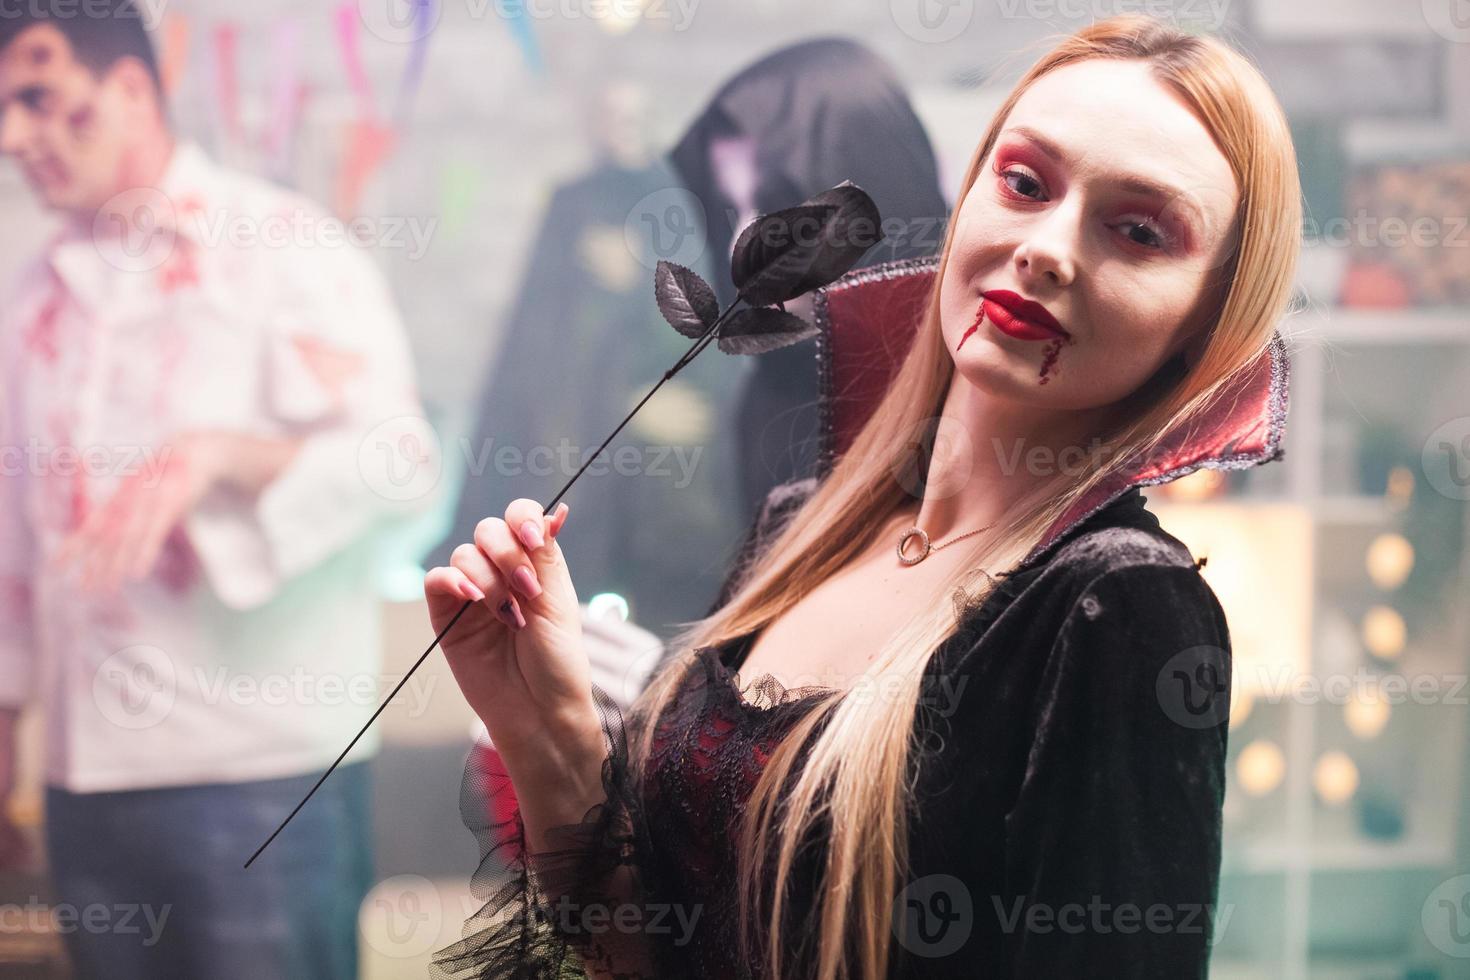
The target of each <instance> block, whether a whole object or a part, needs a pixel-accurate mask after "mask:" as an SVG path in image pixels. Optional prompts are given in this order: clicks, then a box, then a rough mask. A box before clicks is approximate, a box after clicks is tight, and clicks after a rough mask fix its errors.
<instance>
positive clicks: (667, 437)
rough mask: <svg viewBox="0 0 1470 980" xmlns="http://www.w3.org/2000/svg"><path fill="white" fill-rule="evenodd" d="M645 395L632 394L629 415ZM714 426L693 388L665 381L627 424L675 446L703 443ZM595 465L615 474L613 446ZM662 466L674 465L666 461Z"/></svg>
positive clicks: (709, 411) (711, 415)
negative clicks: (597, 464)
mask: <svg viewBox="0 0 1470 980" xmlns="http://www.w3.org/2000/svg"><path fill="white" fill-rule="evenodd" d="M647 394H648V392H646V391H635V392H633V393H632V395H631V396H629V398H628V411H632V410H633V409H634V408H635V407H637V405H638V403H639V402H640V401H642V400H643V398H644V396H645V395H647ZM713 424H714V412H713V410H712V409H711V408H710V404H709V400H708V399H707V398H705V396H704V395H703V394H702V393H701V392H700V390H699V389H698V388H696V387H695V386H694V385H692V384H690V383H688V382H686V381H681V380H679V379H678V378H671V379H670V380H668V381H665V382H664V384H663V387H662V388H660V389H659V390H658V394H656V395H654V396H653V398H651V399H649V402H648V404H647V405H645V406H644V407H643V409H642V410H641V411H639V413H638V414H637V415H635V416H633V419H632V421H630V422H629V423H628V425H629V426H631V427H632V428H633V429H635V430H636V431H638V432H639V433H640V434H642V435H643V436H644V437H645V438H647V439H650V440H653V441H656V442H660V443H665V444H670V445H675V446H693V445H698V444H700V443H703V442H706V441H707V440H708V439H709V438H710V431H711V427H712V425H713ZM609 456H611V459H609V458H608V457H609ZM598 463H599V464H600V465H601V466H603V467H604V468H610V469H611V470H612V472H614V473H618V472H619V470H618V456H617V448H616V446H611V447H609V448H607V449H604V450H603V451H602V455H601V456H599V457H598ZM664 465H666V466H674V465H677V464H676V463H675V462H673V461H667V462H665V464H664Z"/></svg>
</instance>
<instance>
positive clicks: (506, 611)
mask: <svg viewBox="0 0 1470 980" xmlns="http://www.w3.org/2000/svg"><path fill="white" fill-rule="evenodd" d="M513 610H515V604H514V603H512V602H511V601H510V600H509V599H506V600H505V601H504V602H502V603H501V604H500V605H498V606H496V607H495V615H497V616H499V617H500V621H501V622H502V623H504V624H505V625H507V626H509V627H510V628H511V629H515V630H518V629H520V628H521V627H522V626H525V625H526V620H525V618H524V617H522V616H520V615H519V614H518V613H517V612H514V611H513Z"/></svg>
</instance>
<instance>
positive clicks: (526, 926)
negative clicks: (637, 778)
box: [429, 686, 663, 980]
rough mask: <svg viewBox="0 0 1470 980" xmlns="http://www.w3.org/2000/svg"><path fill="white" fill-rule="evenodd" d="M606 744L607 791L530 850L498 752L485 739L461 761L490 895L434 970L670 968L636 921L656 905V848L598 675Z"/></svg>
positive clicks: (474, 882)
mask: <svg viewBox="0 0 1470 980" xmlns="http://www.w3.org/2000/svg"><path fill="white" fill-rule="evenodd" d="M593 695H594V697H595V699H596V701H597V708H598V712H599V714H600V715H601V719H602V726H603V733H604V736H605V738H606V740H607V745H608V755H607V758H606V759H605V760H604V762H603V769H602V782H603V789H604V791H605V793H606V794H607V798H606V800H605V801H604V802H603V803H600V804H598V805H596V806H594V807H592V808H591V809H589V810H588V811H587V813H586V814H585V815H584V816H583V818H582V820H581V821H580V822H578V823H575V824H566V825H563V826H561V827H554V828H552V829H551V830H549V831H548V833H547V838H548V840H549V841H551V842H552V846H550V847H548V848H547V849H546V850H544V851H538V852H534V853H531V854H528V853H527V852H526V846H525V828H524V825H523V824H522V822H521V815H520V810H519V808H518V806H517V805H516V800H515V792H514V788H513V787H512V785H511V781H510V777H509V775H508V774H507V773H506V771H505V768H504V765H503V763H502V761H501V758H500V755H499V753H497V752H495V751H494V749H493V748H491V747H490V746H488V745H478V746H476V748H475V749H474V750H473V751H472V753H471V756H470V759H469V762H468V763H467V765H466V766H465V774H464V782H463V784H462V787H461V792H460V814H461V818H462V819H463V821H464V823H465V825H466V826H467V827H469V828H470V830H472V831H473V832H474V834H475V837H476V838H477V840H478V841H479V844H480V863H479V867H478V868H477V869H476V871H475V873H474V875H473V877H472V879H471V890H472V892H473V893H474V896H475V898H476V899H477V900H479V901H482V902H484V905H483V906H482V907H481V908H480V910H479V911H478V912H476V913H475V914H474V915H472V916H471V917H470V918H469V919H468V921H466V923H465V925H464V930H463V933H462V935H463V938H462V939H461V940H460V941H459V942H457V943H455V944H454V945H452V946H449V947H447V948H445V949H442V950H439V951H438V952H436V953H435V954H434V959H433V963H432V965H431V967H430V971H429V975H430V977H432V978H434V980H449V978H454V980H464V978H475V980H491V978H515V980H552V978H560V977H582V976H591V977H609V978H618V980H624V978H627V980H643V978H650V980H651V978H653V977H656V976H661V975H663V973H662V972H660V971H659V970H658V968H657V966H656V962H657V958H658V956H659V955H660V954H659V951H658V950H657V949H655V948H654V946H653V943H652V941H651V936H650V934H649V933H648V931H646V930H640V929H639V928H638V922H637V917H638V916H639V915H640V914H644V913H646V912H647V910H648V909H649V908H650V903H649V902H648V901H646V891H647V888H646V882H645V881H644V876H643V874H642V873H641V870H640V869H641V868H642V867H643V866H645V865H644V862H642V861H640V856H642V855H646V854H647V853H648V842H647V840H646V839H645V838H644V832H643V829H642V828H643V827H644V823H643V818H642V814H641V811H640V807H639V802H638V796H639V794H638V793H637V792H635V788H634V786H633V785H632V781H631V777H630V775H629V767H628V746H627V738H626V733H625V731H624V728H623V718H622V714H621V712H620V711H619V709H618V706H617V704H616V702H614V701H613V699H612V698H611V697H610V696H608V694H607V693H606V692H605V691H603V690H602V689H601V688H598V687H596V686H594V687H593Z"/></svg>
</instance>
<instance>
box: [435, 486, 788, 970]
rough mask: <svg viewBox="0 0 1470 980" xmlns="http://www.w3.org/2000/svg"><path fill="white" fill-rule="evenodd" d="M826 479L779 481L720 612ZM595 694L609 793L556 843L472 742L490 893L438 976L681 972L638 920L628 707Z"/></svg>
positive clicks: (491, 758) (556, 834)
mask: <svg viewBox="0 0 1470 980" xmlns="http://www.w3.org/2000/svg"><path fill="white" fill-rule="evenodd" d="M814 487H815V479H814V478H807V479H805V480H797V481H791V482H788V483H784V484H781V485H780V486H778V487H776V488H774V489H773V490H772V491H771V492H770V494H769V495H768V496H767V498H766V502H765V504H764V505H763V506H762V508H761V512H760V514H759V515H758V516H757V518H756V520H755V521H753V522H752V524H751V526H750V528H749V529H748V530H747V531H746V534H745V537H744V539H743V540H742V542H741V544H740V546H739V548H738V551H737V554H736V557H735V559H734V561H733V562H732V563H731V570H730V571H729V573H728V574H727V575H726V577H725V581H724V584H723V586H722V587H721V590H720V595H719V598H718V599H717V600H716V604H715V606H714V607H713V608H712V609H711V612H713V611H714V610H717V609H719V608H720V607H721V606H722V605H724V603H725V602H726V601H728V600H729V598H730V596H731V595H733V594H734V590H735V588H736V587H737V586H738V583H739V581H740V578H741V576H742V575H743V574H744V573H745V571H746V570H747V568H748V566H749V564H750V562H751V561H752V560H753V559H754V558H755V556H756V555H757V554H759V552H760V550H761V549H763V548H764V547H765V545H766V543H767V542H768V541H769V540H770V539H771V536H772V535H773V534H774V533H775V532H776V531H777V530H778V529H779V527H780V526H781V524H782V522H783V521H784V520H785V519H786V518H787V517H788V516H789V515H790V514H792V513H794V512H795V510H796V509H797V508H798V507H799V505H800V504H801V502H802V501H804V500H805V499H806V497H807V495H808V494H809V493H810V491H811V490H812V489H813V488H814ZM593 694H594V697H595V698H596V701H597V706H598V711H599V713H600V714H601V717H602V726H603V734H604V737H605V739H606V742H607V745H608V756H607V758H606V760H604V762H603V770H602V781H603V789H604V791H605V792H606V794H607V799H606V801H605V802H603V803H602V804H599V805H597V806H595V807H593V808H591V809H590V810H589V811H588V812H587V814H586V815H585V816H584V817H583V819H582V820H581V821H580V822H578V823H576V824H569V825H565V826H562V827H558V828H553V829H552V830H551V831H550V832H549V833H548V837H549V838H550V839H552V840H554V841H555V842H556V845H555V847H553V848H550V849H549V850H548V851H545V852H539V853H536V854H533V855H530V856H528V855H527V854H526V853H525V830H524V827H523V825H522V823H521V817H520V811H519V808H518V806H517V804H516V799H515V790H514V787H513V786H512V784H511V780H510V777H509V775H508V774H507V773H506V771H505V767H504V764H503V763H502V761H501V759H500V755H499V754H498V753H497V752H495V750H494V749H493V748H491V747H490V746H488V745H481V746H477V747H476V748H475V749H474V751H472V752H471V754H470V757H469V760H468V762H467V764H466V766H465V774H464V780H463V783H462V785H461V790H460V815H461V819H462V820H463V821H464V823H465V826H467V827H468V828H469V829H470V830H471V831H472V832H473V833H474V834H475V837H476V839H477V840H478V842H479V846H480V862H479V866H478V868H477V869H476V870H475V873H474V875H473V877H472V878H471V890H472V892H473V894H474V897H475V898H476V899H477V900H478V901H481V902H483V903H484V904H483V906H482V907H481V908H480V910H479V911H478V912H476V913H475V914H474V915H473V916H471V917H470V918H469V920H468V921H467V922H466V923H465V926H464V931H463V934H462V935H463V938H462V939H461V940H460V941H459V942H457V943H455V944H453V945H451V946H449V947H447V948H445V949H442V950H439V951H438V952H437V953H436V954H435V956H434V961H433V965H432V967H431V970H430V975H431V977H432V978H433V980H468V978H474V980H499V978H515V980H550V978H556V977H564V976H573V977H577V976H594V977H617V978H642V977H650V978H651V977H655V976H657V977H672V976H677V975H678V972H679V971H678V967H677V965H676V962H675V960H674V957H675V955H676V953H675V951H673V950H671V949H668V948H665V947H663V946H661V945H659V943H658V942H657V941H656V938H655V936H654V934H653V933H652V931H651V930H639V929H638V928H637V918H638V916H639V915H640V914H644V913H647V912H648V911H649V910H650V909H652V908H654V907H655V906H656V905H657V903H656V902H655V901H653V900H652V899H653V897H654V893H655V890H656V882H654V881H653V880H652V879H653V876H652V874H651V872H650V870H649V869H650V868H652V867H653V866H654V864H653V862H652V861H650V860H649V858H648V855H649V853H650V852H649V846H650V845H649V841H648V839H647V838H648V835H647V829H646V828H647V824H646V821H645V819H644V815H643V812H642V809H641V802H640V801H641V794H640V793H639V792H638V791H637V787H636V786H635V785H634V776H633V775H632V774H631V773H630V771H629V761H628V739H627V733H626V731H625V730H624V724H623V716H622V712H621V711H620V710H619V708H618V706H617V704H616V702H615V701H614V700H613V699H612V698H611V697H610V696H608V695H607V693H606V692H604V691H603V690H601V689H600V688H597V687H595V686H594V688H593ZM617 915H621V916H623V918H622V920H621V922H622V925H619V924H617V922H615V921H614V917H615V916H617Z"/></svg>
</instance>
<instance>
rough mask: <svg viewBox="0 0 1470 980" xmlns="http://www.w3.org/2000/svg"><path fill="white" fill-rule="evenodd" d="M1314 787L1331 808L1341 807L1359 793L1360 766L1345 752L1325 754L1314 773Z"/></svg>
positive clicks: (1318, 761)
mask: <svg viewBox="0 0 1470 980" xmlns="http://www.w3.org/2000/svg"><path fill="white" fill-rule="evenodd" d="M1312 785H1313V786H1315V787H1316V789H1317V795H1318V796H1320V797H1321V798H1322V802H1324V803H1326V804H1328V805H1329V806H1340V805H1342V804H1343V803H1346V802H1347V801H1348V800H1350V799H1352V797H1353V794H1354V793H1356V792H1357V791H1358V766H1357V764H1356V763H1354V762H1353V760H1352V759H1351V758H1349V757H1348V755H1347V753H1345V752H1337V751H1333V752H1324V753H1322V757H1321V758H1319V759H1318V760H1317V765H1316V767H1315V768H1314V769H1313V771H1312Z"/></svg>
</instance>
